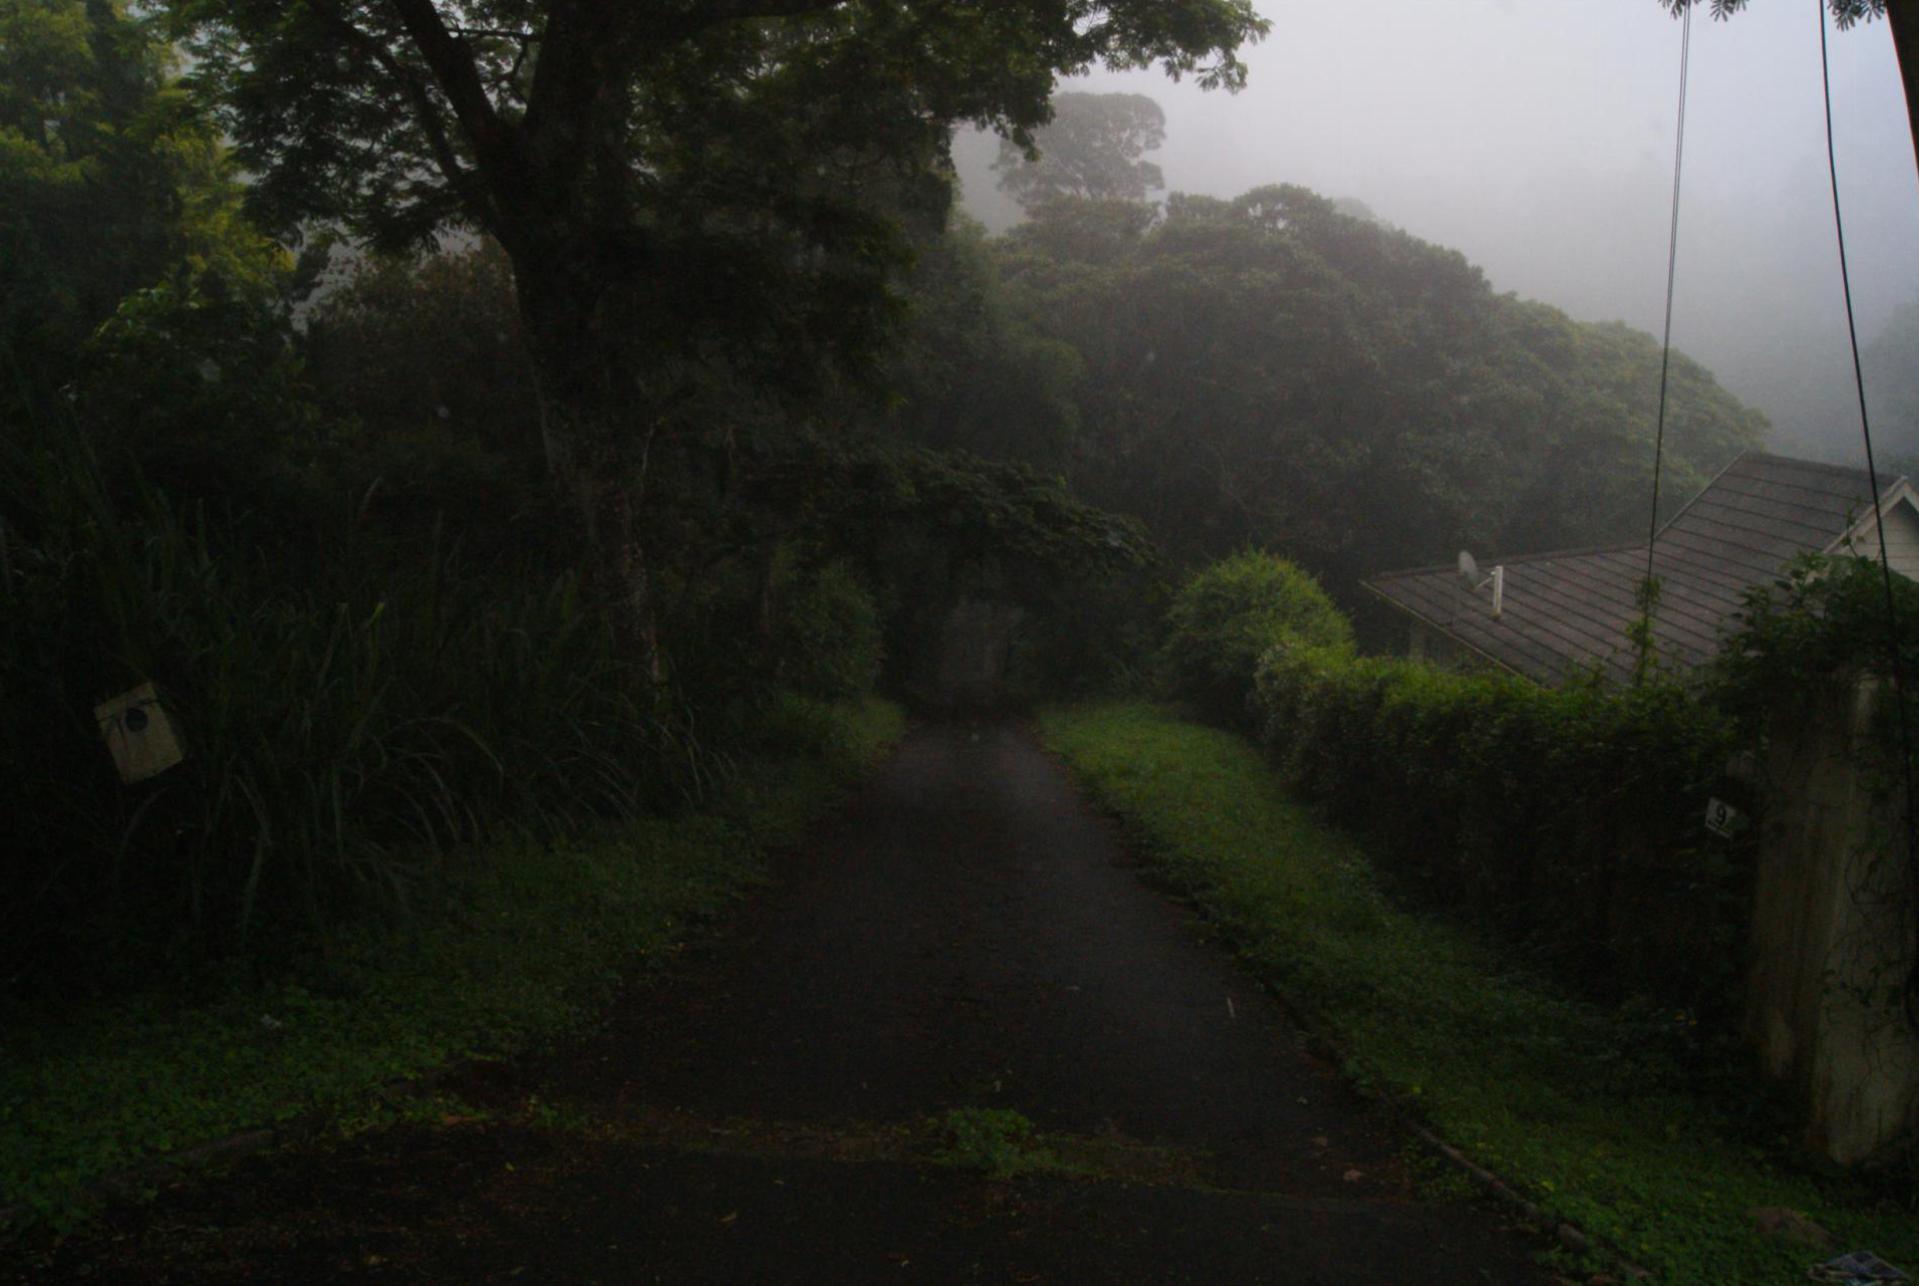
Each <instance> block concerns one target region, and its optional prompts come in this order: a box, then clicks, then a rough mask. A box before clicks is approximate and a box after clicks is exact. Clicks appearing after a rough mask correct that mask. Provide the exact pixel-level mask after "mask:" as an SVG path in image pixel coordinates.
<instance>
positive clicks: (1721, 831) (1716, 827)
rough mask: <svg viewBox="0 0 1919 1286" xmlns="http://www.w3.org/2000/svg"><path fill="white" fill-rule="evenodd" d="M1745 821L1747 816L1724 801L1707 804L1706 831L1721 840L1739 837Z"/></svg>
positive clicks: (1718, 800) (1716, 800) (1709, 801)
mask: <svg viewBox="0 0 1919 1286" xmlns="http://www.w3.org/2000/svg"><path fill="white" fill-rule="evenodd" d="M1745 820H1746V818H1745V814H1743V813H1741V812H1740V811H1739V810H1738V809H1737V808H1734V807H1733V806H1732V805H1731V804H1728V803H1727V802H1726V801H1725V800H1723V799H1712V800H1708V801H1707V802H1706V829H1707V830H1709V831H1711V832H1712V833H1713V834H1715V835H1717V836H1719V838H1721V839H1731V838H1732V837H1733V836H1734V835H1737V834H1738V833H1739V831H1740V828H1741V827H1742V826H1743V825H1744V823H1745Z"/></svg>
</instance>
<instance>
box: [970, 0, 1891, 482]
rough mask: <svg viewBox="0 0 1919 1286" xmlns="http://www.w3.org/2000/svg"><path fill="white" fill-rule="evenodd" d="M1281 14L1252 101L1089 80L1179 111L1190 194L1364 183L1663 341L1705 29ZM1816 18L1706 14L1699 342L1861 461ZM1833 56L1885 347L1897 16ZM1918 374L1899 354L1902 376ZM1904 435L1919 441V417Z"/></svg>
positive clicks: (1249, 93)
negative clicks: (1678, 175)
mask: <svg viewBox="0 0 1919 1286" xmlns="http://www.w3.org/2000/svg"><path fill="white" fill-rule="evenodd" d="M1263 8H1264V10H1265V11H1266V13H1267V16H1268V17H1271V18H1273V19H1274V21H1275V27H1274V31H1273V33H1272V35H1271V37H1270V38H1269V39H1267V40H1266V41H1265V42H1263V43H1262V44H1260V45H1258V46H1256V47H1253V48H1251V49H1249V50H1248V51H1247V53H1246V58H1247V62H1248V65H1249V68H1250V69H1251V76H1250V78H1249V83H1248V87H1247V88H1246V89H1245V90H1244V91H1243V92H1241V93H1239V94H1237V95H1233V96H1227V95H1204V94H1200V93H1197V92H1195V91H1193V89H1192V88H1191V87H1190V86H1188V85H1169V84H1166V83H1165V82H1164V81H1163V80H1159V79H1154V78H1149V77H1144V76H1114V75H1104V74H1102V75H1095V76H1092V77H1088V78H1086V79H1084V80H1083V81H1075V82H1072V84H1071V86H1070V87H1071V88H1075V89H1080V88H1083V89H1089V90H1097V91H1125V92H1143V93H1147V94H1150V95H1152V96H1153V97H1154V98H1155V99H1156V100H1157V101H1158V102H1159V103H1160V104H1161V106H1162V107H1163V108H1164V110H1165V117H1166V144H1165V146H1164V148H1163V149H1162V150H1160V151H1158V152H1154V153H1151V154H1149V159H1150V161H1151V162H1152V163H1154V164H1157V165H1158V166H1159V167H1160V169H1161V170H1162V171H1163V174H1164V180H1165V183H1166V186H1167V189H1168V190H1169V191H1171V192H1185V193H1194V194H1203V195H1207V196H1214V197H1220V198H1232V197H1234V196H1237V195H1238V194H1240V193H1242V192H1245V191H1248V190H1249V189H1252V188H1255V187H1258V186H1260V185H1262V184H1268V183H1297V184H1301V185H1304V186H1306V187H1309V188H1311V189H1313V190H1314V191H1316V192H1319V193H1322V194H1324V195H1326V196H1328V197H1332V198H1335V199H1340V198H1347V199H1356V200H1358V201H1361V202H1363V203H1364V204H1365V205H1366V206H1367V207H1369V208H1370V209H1371V210H1372V211H1375V212H1376V213H1377V215H1378V217H1379V218H1380V219H1381V220H1383V221H1384V222H1385V223H1387V224H1389V225H1392V226H1395V227H1399V228H1403V229H1405V230H1406V231H1408V232H1410V233H1412V234H1413V235H1415V236H1418V237H1420V238H1422V239H1424V240H1427V241H1431V242H1435V243H1437V244H1439V245H1443V246H1448V247H1452V248H1456V249H1458V250H1459V251H1461V252H1462V253H1464V254H1465V255H1466V257H1467V258H1468V259H1469V260H1471V261H1472V262H1473V263H1474V264H1476V265H1478V266H1480V267H1481V268H1483V269H1484V271H1485V273H1486V275H1487V277H1488V279H1489V281H1490V282H1491V284H1492V286H1493V288H1494V289H1495V290H1498V291H1512V292H1515V293H1517V294H1519V295H1520V296H1523V297H1527V298H1531V299H1536V300H1540V301H1542V302H1545V303H1549V304H1552V305H1555V306H1557V307H1559V308H1562V309H1564V310H1565V311H1566V312H1567V313H1569V314H1570V315H1571V316H1572V317H1574V318H1576V319H1578V320H1581V321H1613V320H1619V321H1624V322H1626V323H1628V324H1630V325H1632V326H1634V327H1637V328H1639V329H1642V330H1646V331H1651V332H1654V333H1657V331H1658V329H1659V325H1660V320H1661V314H1662V309H1663V305H1664V284H1665V267H1666V231H1667V218H1668V214H1669V205H1668V199H1669V196H1670V187H1671V181H1672V171H1671V165H1672V154H1673V127H1674V116H1675V107H1676V101H1677V88H1678V64H1679V38H1680V28H1679V24H1678V23H1677V22H1675V21H1674V20H1673V18H1672V17H1671V16H1670V15H1669V14H1668V13H1667V12H1665V11H1664V9H1662V7H1661V6H1660V5H1658V4H1656V3H1651V2H1650V0H1649V2H1648V3H1646V4H1639V5H1579V6H1574V5H1521V4H1514V3H1511V0H1475V2H1474V3H1467V4H1459V5H1446V6H1434V5H1428V4H1421V3H1419V2H1418V0H1388V3H1386V4H1385V5H1384V6H1383V7H1382V8H1381V9H1380V10H1379V11H1378V12H1376V14H1375V15H1374V16H1375V18H1376V21H1373V22H1370V23H1369V24H1368V28H1369V31H1368V38H1367V40H1366V41H1365V42H1363V44H1359V43H1355V42H1353V41H1351V40H1350V39H1349V38H1348V36H1349V34H1350V33H1349V32H1348V31H1347V30H1346V27H1347V23H1348V21H1349V19H1348V18H1347V17H1346V16H1344V15H1342V14H1340V13H1338V12H1336V11H1334V10H1331V9H1322V8H1315V7H1310V6H1307V7H1289V8H1287V9H1286V10H1285V11H1284V12H1283V13H1282V12H1280V11H1278V10H1277V9H1275V8H1274V7H1273V6H1270V5H1269V6H1264V7H1263ZM1812 19H1813V14H1812V10H1811V6H1804V7H1801V6H1798V5H1784V4H1758V5H1752V6H1750V7H1749V8H1748V9H1747V10H1746V11H1744V12H1742V13H1740V14H1739V15H1738V16H1737V17H1736V18H1735V19H1734V20H1732V21H1727V22H1714V21H1710V20H1709V14H1708V11H1707V10H1704V9H1702V10H1701V11H1700V12H1699V13H1698V15H1697V16H1696V17H1695V21H1694V26H1693V49H1692V72H1691V91H1690V101H1689V108H1688V122H1687V131H1688V132H1687V140H1686V171H1685V190H1684V200H1683V204H1682V213H1681V232H1680V245H1679V265H1678V291H1677V300H1676V306H1675V312H1674V341H1675V343H1676V344H1678V345H1679V346H1680V347H1681V348H1683V349H1684V350H1685V351H1687V352H1688V353H1690V354H1691V355H1692V356H1694V357H1695V358H1697V359H1698V360H1699V361H1700V362H1702V363H1703V364H1704V365H1705V366H1706V367H1708V368H1709V369H1710V370H1711V371H1712V372H1713V373H1714V374H1715V375H1716V376H1718V378H1719V379H1720V381H1721V382H1722V383H1723V384H1724V385H1725V386H1726V388H1727V389H1728V390H1729V391H1731V392H1732V393H1733V394H1735V395H1736V396H1738V397H1739V398H1741V399H1742V400H1744V401H1746V402H1748V403H1749V404H1751V405H1753V406H1756V407H1757V408H1758V409H1760V410H1761V411H1763V412H1764V413H1765V414H1766V416H1767V417H1768V419H1769V420H1770V421H1771V422H1772V426H1773V428H1772V435H1771V437H1770V439H1769V442H1770V445H1771V446H1772V447H1773V448H1774V449H1776V450H1780V451H1785V452H1790V453H1797V454H1806V455H1814V456H1819V457H1822V458H1828V459H1833V460H1837V461H1842V462H1852V463H1858V462H1860V453H1861V449H1860V445H1859V432H1858V424H1857V414H1856V410H1855V401H1854V396H1853V391H1852V386H1851V367H1850V358H1849V356H1848V354H1847V350H1846V344H1845V323H1844V315H1843V312H1842V298H1841V294H1840V285H1839V275H1838V260H1837V254H1836V252H1835V250H1834V244H1833V234H1832V211H1831V204H1830V196H1829V192H1828V188H1827V179H1826V158H1825V151H1824V138H1823V133H1822V127H1823V117H1822V111H1823V108H1822V105H1821V99H1820V65H1819V44H1818V31H1817V28H1815V27H1814V25H1813V21H1812ZM1831 55H1832V84H1833V108H1834V113H1835V125H1836V132H1837V141H1838V152H1839V168H1840V181H1841V189H1842V194H1843V198H1844V201H1845V217H1846V228H1847V238H1848V243H1849V250H1850V253H1851V256H1852V266H1853V291H1854V297H1855V303H1856V305H1857V307H1858V313H1859V323H1860V329H1861V339H1862V341H1864V342H1866V343H1867V344H1869V345H1870V344H1872V343H1874V342H1875V341H1880V342H1881V343H1882V347H1883V345H1884V344H1885V343H1887V342H1891V341H1890V340H1887V339H1886V338H1885V337H1886V336H1887V334H1888V328H1889V327H1891V326H1892V325H1893V322H1894V318H1895V316H1896V315H1897V314H1899V313H1900V311H1901V310H1902V309H1905V308H1907V307H1908V306H1909V305H1910V304H1911V303H1912V302H1913V301H1914V300H1915V299H1919V181H1916V180H1915V176H1914V165H1913V148H1912V141H1911V138H1910V137H1909V134H1908V130H1907V124H1906V112H1905V106H1904V103H1903V100H1902V98H1901V93H1900V83H1899V75H1898V67H1897V62H1896V59H1895V57H1894V54H1893V49H1892V44H1891V40H1890V38H1889V36H1888V32H1887V28H1886V26H1885V24H1884V23H1883V22H1870V23H1866V24H1862V25H1859V26H1856V27H1854V28H1853V29H1851V30H1849V31H1844V32H1837V31H1835V32H1834V33H1833V36H1832V40H1831ZM997 147H998V144H997V141H996V140H993V139H991V138H982V137H972V138H962V139H961V140H960V141H959V145H958V147H957V149H956V155H957V159H958V162H959V168H960V173H961V176H962V180H963V184H964V200H965V204H966V208H967V209H968V210H969V211H971V212H972V213H974V214H975V215H976V216H977V217H979V218H981V219H982V220H983V221H984V222H985V223H986V224H987V226H988V227H989V228H994V229H999V228H1004V227H1007V226H1010V224H1011V223H1012V222H1013V221H1014V219H1015V218H1017V215H1018V210H1017V208H1016V207H1015V206H1014V205H1012V203H1011V202H1010V201H1008V200H1007V199H1006V197H1005V196H1004V194H1003V193H1001V192H999V191H998V190H997V188H996V180H997V177H998V176H997V175H996V174H995V173H994V172H993V171H992V170H991V169H990V164H991V162H992V161H993V160H994V159H995V157H996V156H997ZM1908 351H1910V349H1908ZM1906 365H1907V366H1908V367H1910V366H1913V365H1914V363H1913V362H1912V361H1910V360H1908V361H1907V362H1906ZM1897 366H1898V362H1897V361H1896V360H1895V359H1893V358H1891V357H1890V356H1886V357H1882V360H1881V362H1880V365H1879V370H1880V371H1881V375H1880V376H1879V379H1878V381H1877V382H1878V383H1880V384H1881V385H1882V386H1883V385H1884V384H1885V383H1886V382H1887V381H1888V380H1890V379H1891V372H1892V371H1893V370H1894V369H1895V368H1896V367H1897ZM1873 396H1874V399H1875V402H1877V401H1879V400H1881V399H1882V396H1883V397H1884V398H1886V399H1890V400H1891V401H1892V402H1897V401H1898V400H1899V395H1897V394H1896V393H1894V392H1892V391H1890V390H1888V391H1886V392H1885V393H1884V394H1883V395H1882V393H1881V391H1880V390H1879V389H1875V391H1874V394H1873ZM1888 414H1890V412H1888ZM1886 432H1887V434H1888V439H1887V440H1888V443H1889V444H1891V443H1893V442H1894V441H1895V440H1896V439H1898V438H1900V437H1904V438H1907V439H1909V440H1910V441H1911V442H1912V443H1913V444H1915V445H1919V428H1908V429H1903V430H1902V429H1900V428H1898V427H1897V426H1895V425H1894V424H1892V423H1890V422H1889V423H1888V424H1887V426H1886ZM1912 453H1913V449H1912V446H1909V445H1906V444H1901V445H1899V446H1898V447H1897V448H1895V454H1899V455H1905V454H1912Z"/></svg>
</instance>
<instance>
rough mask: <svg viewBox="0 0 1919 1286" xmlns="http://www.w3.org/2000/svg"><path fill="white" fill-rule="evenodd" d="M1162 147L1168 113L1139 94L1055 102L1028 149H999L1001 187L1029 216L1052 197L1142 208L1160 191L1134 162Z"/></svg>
mask: <svg viewBox="0 0 1919 1286" xmlns="http://www.w3.org/2000/svg"><path fill="white" fill-rule="evenodd" d="M1165 141H1166V113H1165V112H1164V111H1162V110H1161V109H1160V105H1159V104H1158V103H1156V102H1154V101H1153V100H1152V99H1151V98H1148V97H1147V96H1146V95H1144V94H1056V95H1054V97H1053V117H1052V120H1050V121H1049V122H1048V123H1047V124H1046V125H1045V126H1044V127H1043V128H1042V129H1041V130H1040V131H1039V132H1038V134H1036V135H1035V136H1034V141H1033V146H1032V147H1031V148H1022V147H1020V146H1019V145H1018V144H1017V143H1015V142H1013V140H1011V139H1002V140H1001V141H1000V150H999V159H998V160H997V161H995V162H994V164H993V168H994V169H996V170H998V171H999V172H1000V177H999V185H1000V188H1001V190H1003V191H1005V192H1006V193H1007V194H1008V195H1010V196H1011V197H1012V198H1013V199H1014V200H1015V201H1018V202H1019V203H1020V205H1021V206H1022V207H1024V208H1026V209H1028V210H1030V209H1032V208H1033V207H1034V206H1036V205H1039V204H1041V203H1042V202H1045V201H1049V200H1052V199H1054V198H1056V197H1063V196H1069V197H1091V198H1094V199H1098V200H1121V201H1144V200H1145V199H1146V198H1147V197H1148V196H1149V195H1151V194H1152V193H1154V192H1157V191H1159V190H1160V189H1161V188H1163V187H1165V186H1166V183H1165V179H1164V178H1163V177H1162V176H1161V174H1160V172H1159V167H1158V166H1157V165H1154V164H1153V163H1152V162H1151V161H1146V160H1142V159H1140V158H1141V157H1142V156H1143V155H1144V154H1145V153H1147V152H1151V151H1154V150H1156V149H1157V148H1158V147H1159V146H1160V144H1162V143H1164V142H1165Z"/></svg>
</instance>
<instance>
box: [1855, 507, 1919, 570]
mask: <svg viewBox="0 0 1919 1286" xmlns="http://www.w3.org/2000/svg"><path fill="white" fill-rule="evenodd" d="M1840 548H1841V550H1842V551H1844V552H1849V553H1853V554H1856V555H1858V556H1859V557H1861V558H1875V559H1876V558H1878V557H1879V533H1878V531H1877V529H1876V525H1875V524H1874V523H1873V521H1872V515H1871V514H1870V513H1868V514H1867V515H1866V517H1865V518H1864V519H1863V520H1862V521H1860V522H1859V523H1857V524H1855V525H1854V527H1853V529H1852V530H1851V531H1850V532H1848V533H1847V535H1846V538H1845V540H1844V541H1842V542H1841V544H1840ZM1886 551H1887V561H1888V562H1890V563H1891V564H1892V570H1894V571H1896V572H1898V573H1899V574H1900V575H1901V576H1905V577H1909V578H1910V579H1912V580H1919V509H1915V508H1914V507H1913V497H1912V493H1911V492H1910V491H1904V492H1903V493H1902V494H1900V495H1898V496H1895V497H1893V498H1892V500H1891V501H1890V502H1889V503H1888V504H1887V507H1886Z"/></svg>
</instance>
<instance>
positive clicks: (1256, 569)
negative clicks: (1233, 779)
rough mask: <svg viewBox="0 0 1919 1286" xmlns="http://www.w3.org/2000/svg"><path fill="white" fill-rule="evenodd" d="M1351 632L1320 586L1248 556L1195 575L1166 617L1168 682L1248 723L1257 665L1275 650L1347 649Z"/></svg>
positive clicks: (1262, 557) (1282, 564)
mask: <svg viewBox="0 0 1919 1286" xmlns="http://www.w3.org/2000/svg"><path fill="white" fill-rule="evenodd" d="M1352 641H1353V631H1352V627H1351V626H1350V625H1348V624H1347V622H1346V618H1345V616H1344V615H1342V614H1341V613H1340V610H1339V609H1338V608H1337V607H1335V606H1334V605H1333V601H1332V600H1331V599H1330V598H1328V597H1327V596H1326V591H1325V590H1323V589H1321V588H1320V587H1319V582H1317V581H1315V580H1314V579H1313V578H1312V576H1311V575H1310V574H1309V573H1307V572H1305V571H1302V570H1301V569H1300V568H1299V567H1297V566H1295V565H1294V564H1292V563H1289V562H1287V561H1286V560H1285V559H1283V558H1278V557H1275V556H1274V555H1272V554H1267V553H1261V552H1260V551H1258V550H1247V551H1245V552H1244V553H1240V554H1236V555H1234V556H1233V557H1231V558H1227V559H1223V560H1221V561H1220V562H1217V563H1214V564H1212V565H1211V566H1210V567H1207V568H1205V569H1203V570H1201V571H1199V572H1196V573H1195V574H1194V575H1193V576H1192V577H1191V578H1190V579H1189V580H1188V581H1187V582H1186V584H1185V585H1184V586H1182V587H1181V589H1180V591H1179V593H1178V594H1177V595H1176V596H1175V597H1174V598H1173V601H1172V605H1171V606H1170V607H1168V608H1167V611H1166V646H1165V656H1166V666H1167V669H1168V671H1169V674H1168V678H1169V679H1170V681H1171V682H1172V684H1173V686H1174V688H1175V689H1176V690H1178V691H1179V692H1180V693H1181V694H1182V695H1184V696H1186V697H1188V698H1190V699H1191V700H1193V701H1196V702H1198V703H1199V704H1200V705H1201V706H1202V707H1203V708H1204V709H1206V710H1207V711H1208V712H1209V713H1211V714H1213V715H1215V716H1217V717H1221V718H1225V719H1228V720H1231V721H1234V722H1239V721H1242V720H1243V719H1244V718H1245V716H1246V694H1247V693H1248V692H1250V691H1251V690H1252V686H1253V678H1254V675H1255V674H1256V673H1257V671H1258V669H1259V661H1260V658H1261V657H1262V656H1264V655H1266V653H1267V652H1268V651H1270V650H1271V649H1273V648H1274V647H1288V648H1299V647H1305V648H1331V649H1346V648H1350V647H1351V645H1352Z"/></svg>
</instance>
